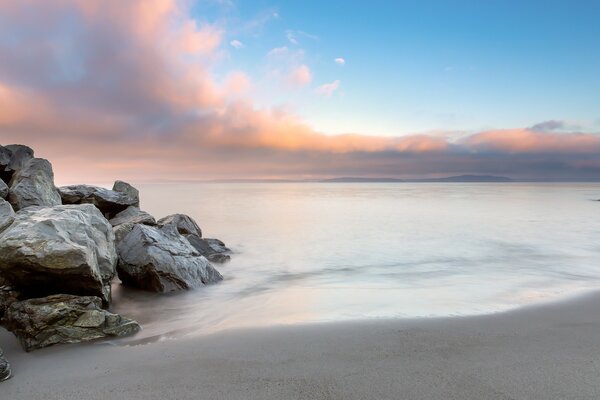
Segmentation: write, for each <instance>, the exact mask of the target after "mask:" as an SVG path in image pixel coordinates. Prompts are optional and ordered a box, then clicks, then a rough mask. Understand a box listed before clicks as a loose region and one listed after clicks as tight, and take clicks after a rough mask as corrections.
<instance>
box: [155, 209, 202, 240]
mask: <svg viewBox="0 0 600 400" xmlns="http://www.w3.org/2000/svg"><path fill="white" fill-rule="evenodd" d="M157 224H158V226H160V227H163V226H166V225H173V226H174V227H175V228H176V229H177V231H178V232H179V233H181V234H182V235H196V236H198V237H202V230H201V229H200V227H199V226H198V224H197V223H196V221H194V220H193V219H192V218H191V217H189V216H187V215H185V214H173V215H169V216H167V217H164V218H161V219H159V220H158V222H157Z"/></svg>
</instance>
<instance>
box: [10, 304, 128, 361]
mask: <svg viewBox="0 0 600 400" xmlns="http://www.w3.org/2000/svg"><path fill="white" fill-rule="evenodd" d="M101 306H102V302H101V300H100V299H99V298H98V297H95V296H82V297H79V296H73V295H68V294H56V295H52V296H48V297H43V298H36V299H29V300H24V301H17V302H14V303H12V305H11V306H10V307H9V309H8V311H7V312H6V316H5V326H6V328H7V329H8V330H9V331H11V332H13V333H14V334H15V336H17V337H18V338H19V340H20V342H21V345H22V346H23V348H24V349H25V351H31V350H35V349H41V348H43V347H48V346H52V345H55V344H62V343H78V342H86V341H90V340H96V339H101V338H106V337H118V336H126V335H131V334H134V333H136V332H138V331H139V330H140V326H139V324H138V323H137V322H135V321H133V320H131V319H128V318H124V317H122V316H120V315H118V314H112V313H110V312H108V311H106V310H103V309H102V308H101Z"/></svg>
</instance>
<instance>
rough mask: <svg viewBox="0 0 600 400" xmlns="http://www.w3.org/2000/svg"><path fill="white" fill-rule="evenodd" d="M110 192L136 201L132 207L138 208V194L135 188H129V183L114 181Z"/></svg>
mask: <svg viewBox="0 0 600 400" xmlns="http://www.w3.org/2000/svg"><path fill="white" fill-rule="evenodd" d="M112 190H114V191H115V192H119V193H123V194H125V195H127V196H128V197H130V198H132V199H136V203H135V204H133V205H134V206H136V207H139V206H140V192H139V191H138V190H137V189H136V188H134V187H133V186H131V185H130V184H129V183H127V182H123V181H115V183H114V184H113V188H112Z"/></svg>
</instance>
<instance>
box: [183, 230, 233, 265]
mask: <svg viewBox="0 0 600 400" xmlns="http://www.w3.org/2000/svg"><path fill="white" fill-rule="evenodd" d="M183 236H184V237H185V238H186V239H187V241H188V242H189V243H190V244H191V245H192V247H193V248H194V249H196V251H197V252H198V253H200V255H203V256H204V257H206V258H207V259H208V261H211V262H216V263H224V262H227V261H229V260H230V259H231V257H230V256H229V255H228V254H225V253H227V252H228V251H229V249H228V248H227V247H225V244H224V243H223V242H221V241H220V240H218V239H202V238H199V237H198V236H197V235H183Z"/></svg>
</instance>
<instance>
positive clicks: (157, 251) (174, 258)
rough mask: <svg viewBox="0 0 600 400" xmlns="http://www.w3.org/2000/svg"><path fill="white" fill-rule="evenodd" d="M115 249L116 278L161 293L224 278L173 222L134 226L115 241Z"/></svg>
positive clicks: (130, 284) (127, 283) (124, 282)
mask: <svg viewBox="0 0 600 400" xmlns="http://www.w3.org/2000/svg"><path fill="white" fill-rule="evenodd" d="M117 251H118V253H119V264H118V266H117V272H118V275H119V279H121V281H122V282H123V284H125V285H129V286H133V287H137V288H140V289H144V290H149V291H153V292H163V293H164V292H171V291H176V290H181V289H189V288H193V287H197V286H200V285H202V284H208V283H213V282H217V281H220V280H222V279H223V277H222V276H221V274H220V273H219V272H218V271H217V270H216V269H215V268H214V267H213V266H212V265H211V264H210V262H208V260H207V259H206V258H205V257H202V256H201V255H200V254H199V253H198V252H197V251H196V250H195V249H194V248H193V247H192V246H191V245H190V243H189V242H188V241H187V240H186V239H185V238H184V237H183V236H181V235H180V234H179V233H178V232H177V231H176V228H175V226H173V225H167V226H165V227H163V228H162V229H158V228H155V227H151V226H147V225H135V227H134V228H133V229H132V230H131V232H129V233H128V234H127V235H126V236H125V237H124V238H123V239H122V240H121V241H120V242H118V243H117Z"/></svg>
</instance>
